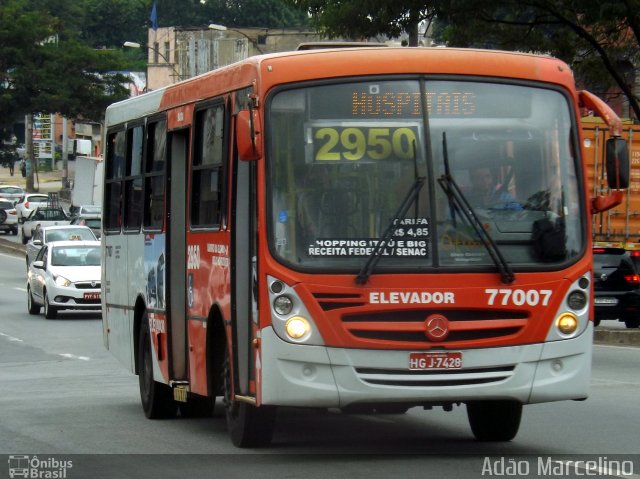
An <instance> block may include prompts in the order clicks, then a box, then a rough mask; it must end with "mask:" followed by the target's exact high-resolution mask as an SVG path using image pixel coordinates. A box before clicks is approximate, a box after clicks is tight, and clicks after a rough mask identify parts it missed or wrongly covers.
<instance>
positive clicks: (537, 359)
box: [261, 322, 593, 408]
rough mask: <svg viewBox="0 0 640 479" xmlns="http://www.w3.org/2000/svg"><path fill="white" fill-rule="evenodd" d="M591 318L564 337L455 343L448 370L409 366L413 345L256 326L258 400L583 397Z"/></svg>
mask: <svg viewBox="0 0 640 479" xmlns="http://www.w3.org/2000/svg"><path fill="white" fill-rule="evenodd" d="M592 341H593V323H592V322H589V326H588V327H587V329H586V330H585V331H584V332H583V333H582V334H581V335H580V336H577V337H575V338H572V339H567V340H562V341H552V342H546V343H537V344H526V345H521V346H511V347H502V348H488V349H469V350H462V355H463V366H462V368H461V369H455V370H437V371H429V370H426V371H425V370H422V371H410V370H409V366H408V364H409V354H410V353H411V352H413V351H396V350H362V349H343V348H328V347H324V346H304V345H297V344H291V343H288V342H286V341H283V340H282V339H280V338H279V337H278V336H277V335H276V334H275V332H274V331H273V329H272V328H270V327H269V328H265V329H263V330H262V341H261V344H262V348H261V349H262V361H261V363H262V377H261V402H262V404H268V405H277V406H300V407H323V408H324V407H335V408H341V407H345V406H348V405H351V404H357V403H400V402H402V403H407V404H414V405H421V404H424V405H428V404H439V403H450V402H465V401H471V400H491V399H512V400H516V401H519V402H521V403H523V404H529V403H540V402H550V401H559V400H565V399H584V398H586V397H587V395H588V391H589V381H590V376H591V349H592Z"/></svg>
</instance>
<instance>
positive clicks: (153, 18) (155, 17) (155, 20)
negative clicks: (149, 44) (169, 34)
mask: <svg viewBox="0 0 640 479" xmlns="http://www.w3.org/2000/svg"><path fill="white" fill-rule="evenodd" d="M149 20H151V28H153V29H154V30H157V29H158V7H157V5H156V2H155V1H154V2H153V6H152V7H151V16H150V17H149Z"/></svg>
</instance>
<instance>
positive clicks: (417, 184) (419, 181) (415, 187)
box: [356, 176, 426, 284]
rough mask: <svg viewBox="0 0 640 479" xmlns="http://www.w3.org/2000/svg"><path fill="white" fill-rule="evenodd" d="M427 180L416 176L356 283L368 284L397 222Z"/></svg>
mask: <svg viewBox="0 0 640 479" xmlns="http://www.w3.org/2000/svg"><path fill="white" fill-rule="evenodd" d="M425 181H426V177H425V176H418V177H416V179H415V181H414V182H413V184H412V185H411V188H410V189H409V191H408V192H407V196H405V198H404V200H403V201H402V204H401V205H400V208H398V211H396V214H395V215H393V218H391V221H390V222H389V226H387V229H386V230H385V232H384V234H383V235H382V237H381V238H380V240H379V241H378V244H376V247H375V248H374V249H373V251H372V252H371V254H370V255H369V258H368V259H367V262H366V263H365V264H364V266H363V267H362V269H361V270H360V272H359V273H358V276H356V283H358V284H366V283H367V281H369V276H371V272H372V271H373V268H375V266H376V264H377V263H378V261H379V260H380V257H381V255H382V251H383V249H384V247H385V246H386V245H387V242H388V241H389V238H390V237H391V235H392V234H393V232H394V231H395V227H396V222H397V221H398V220H400V219H402V218H404V215H406V214H407V211H409V208H410V207H411V203H413V201H414V200H415V198H416V196H418V193H420V190H421V189H422V187H423V186H424V183H425Z"/></svg>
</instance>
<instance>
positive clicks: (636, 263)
mask: <svg viewBox="0 0 640 479" xmlns="http://www.w3.org/2000/svg"><path fill="white" fill-rule="evenodd" d="M593 275H594V284H593V287H594V290H595V297H594V303H595V318H594V319H595V324H596V326H597V325H598V324H599V323H600V321H602V320H605V319H617V320H619V321H622V322H624V324H625V325H626V326H627V328H637V327H638V326H640V251H625V250H624V249H623V248H594V249H593Z"/></svg>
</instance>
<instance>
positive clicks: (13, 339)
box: [0, 333, 24, 343]
mask: <svg viewBox="0 0 640 479" xmlns="http://www.w3.org/2000/svg"><path fill="white" fill-rule="evenodd" d="M0 336H3V337H5V338H7V339H8V340H9V341H15V342H16V343H24V341H23V340H22V339H20V338H15V337H13V336H9V335H8V334H4V333H0Z"/></svg>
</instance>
